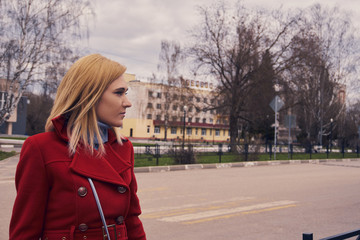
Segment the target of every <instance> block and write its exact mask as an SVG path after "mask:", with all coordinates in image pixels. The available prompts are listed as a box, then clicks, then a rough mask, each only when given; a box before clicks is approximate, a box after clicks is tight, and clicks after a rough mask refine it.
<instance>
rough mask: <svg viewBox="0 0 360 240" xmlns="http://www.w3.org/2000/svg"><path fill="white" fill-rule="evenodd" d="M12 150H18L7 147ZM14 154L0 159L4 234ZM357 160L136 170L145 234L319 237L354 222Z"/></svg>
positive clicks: (153, 237) (157, 238)
mask: <svg viewBox="0 0 360 240" xmlns="http://www.w3.org/2000/svg"><path fill="white" fill-rule="evenodd" d="M2 150H8V151H12V150H15V151H17V152H19V150H20V149H19V148H13V149H12V148H9V147H6V149H2ZM18 159H19V155H16V156H14V157H11V158H8V159H5V160H3V161H0V189H1V196H0V209H1V217H0V240H2V239H4V240H5V239H8V225H9V221H10V217H11V209H12V205H13V201H14V199H15V195H16V191H15V187H14V174H15V169H16V165H17V163H18ZM359 168H360V159H341V160H302V161H281V162H280V161H269V162H246V163H234V164H230V163H229V164H209V165H202V164H196V165H181V166H166V167H145V168H136V170H135V172H136V176H137V180H138V184H139V198H140V201H141V205H142V209H143V214H142V215H141V219H142V220H143V223H144V227H145V230H146V232H147V235H148V239H149V240H192V239H194V240H202V239H204V240H215V239H216V240H218V239H245V240H259V239H266V240H272V239H274V240H275V239H276V240H282V239H284V240H291V239H294V240H295V239H301V237H302V233H304V232H313V233H314V236H315V238H314V239H319V238H323V237H327V236H330V235H334V234H337V233H341V232H345V231H350V230H354V229H358V228H360V211H359V208H360V191H358V186H359V184H360V174H359V170H360V169H359Z"/></svg>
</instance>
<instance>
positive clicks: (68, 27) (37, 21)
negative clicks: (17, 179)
mask: <svg viewBox="0 0 360 240" xmlns="http://www.w3.org/2000/svg"><path fill="white" fill-rule="evenodd" d="M0 15H1V17H0V21H1V24H0V26H1V33H0V40H1V44H0V78H1V79H5V81H4V84H3V85H4V86H3V87H4V89H5V91H6V93H7V94H6V99H5V104H4V105H3V106H4V107H3V108H2V109H0V124H2V123H3V122H4V121H5V120H6V119H8V118H9V117H10V115H11V114H12V111H13V110H14V109H15V108H16V106H17V104H18V102H19V100H20V98H21V96H22V95H23V93H24V91H25V90H26V89H27V88H28V87H29V86H30V85H33V84H35V83H38V84H41V85H42V86H47V87H45V89H46V90H45V92H48V90H49V88H48V86H50V85H53V84H55V85H56V84H57V83H56V82H57V80H58V77H59V76H56V74H58V73H61V69H60V68H59V65H62V64H63V63H64V62H67V61H69V60H70V59H72V58H73V57H74V51H73V50H74V44H72V43H73V42H75V41H74V40H76V39H80V38H81V37H82V36H84V35H86V33H87V31H86V24H87V23H86V21H84V20H86V18H87V17H88V16H91V15H92V8H91V5H90V1H88V0H47V1H42V0H9V1H6V2H0ZM84 27H85V28H84ZM84 30H85V31H84ZM55 73H56V74H55ZM61 74H62V73H61ZM54 77H56V79H55V80H54ZM51 79H52V80H53V83H51ZM48 80H49V81H48ZM54 81H55V83H54ZM53 88H56V86H54V87H53Z"/></svg>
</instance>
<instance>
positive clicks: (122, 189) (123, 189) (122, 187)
mask: <svg viewBox="0 0 360 240" xmlns="http://www.w3.org/2000/svg"><path fill="white" fill-rule="evenodd" d="M117 190H118V192H119V193H125V192H126V187H124V186H118V187H117Z"/></svg>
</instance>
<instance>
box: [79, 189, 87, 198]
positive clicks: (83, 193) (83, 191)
mask: <svg viewBox="0 0 360 240" xmlns="http://www.w3.org/2000/svg"><path fill="white" fill-rule="evenodd" d="M78 194H79V196H80V197H85V196H86V194H87V189H86V187H79V189H78Z"/></svg>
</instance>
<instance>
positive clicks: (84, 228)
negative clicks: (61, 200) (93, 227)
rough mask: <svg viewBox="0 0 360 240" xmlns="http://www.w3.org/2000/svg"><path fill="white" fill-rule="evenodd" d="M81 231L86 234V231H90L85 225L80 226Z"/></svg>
mask: <svg viewBox="0 0 360 240" xmlns="http://www.w3.org/2000/svg"><path fill="white" fill-rule="evenodd" d="M79 230H80V231H82V232H85V231H86V230H88V226H87V225H86V224H85V223H82V224H80V225H79Z"/></svg>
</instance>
